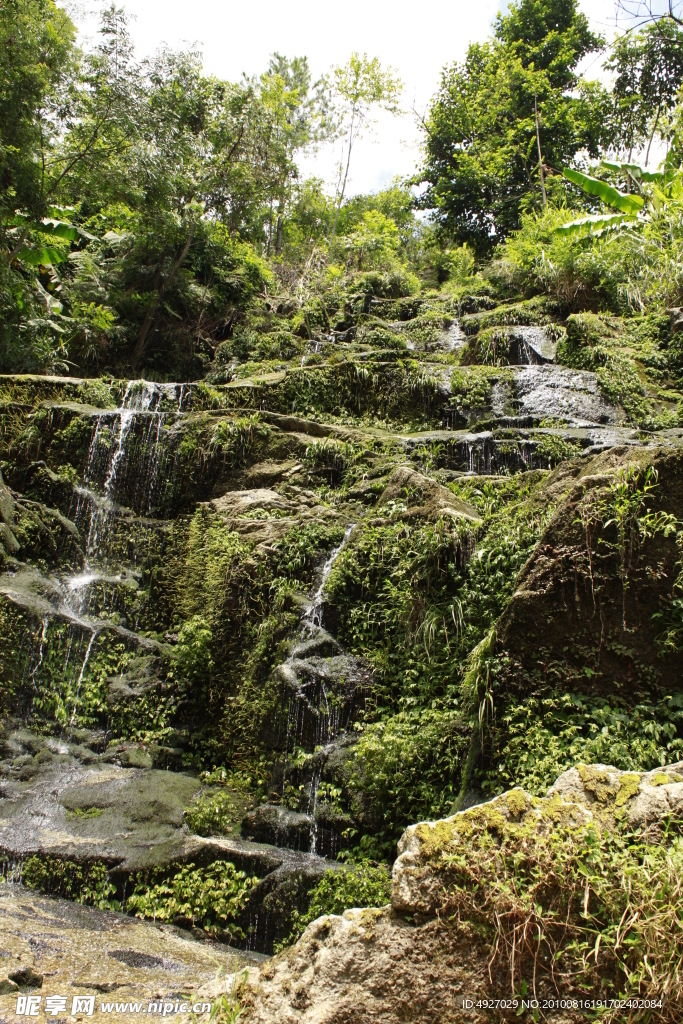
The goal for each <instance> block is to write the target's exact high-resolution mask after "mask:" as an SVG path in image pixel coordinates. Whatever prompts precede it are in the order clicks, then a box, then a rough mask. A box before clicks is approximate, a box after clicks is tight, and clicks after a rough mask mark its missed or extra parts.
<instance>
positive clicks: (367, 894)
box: [275, 861, 391, 953]
mask: <svg viewBox="0 0 683 1024" xmlns="http://www.w3.org/2000/svg"><path fill="white" fill-rule="evenodd" d="M390 898H391V875H390V874H389V871H388V870H387V868H386V867H385V866H384V865H383V864H373V863H371V862H368V861H365V862H362V863H360V864H354V865H353V867H345V868H342V869H340V870H337V871H334V870H330V871H326V872H325V874H324V875H323V877H322V878H321V880H320V881H319V882H318V884H317V885H316V887H315V888H314V889H313V890H312V891H311V893H310V903H309V905H308V910H306V911H305V912H304V913H303V914H300V913H299V912H298V911H297V910H295V911H294V914H293V922H294V925H293V928H292V931H291V932H290V934H289V935H288V936H287V938H286V939H285V940H284V941H283V942H281V943H280V944H279V946H277V947H276V949H275V952H276V953H277V952H279V951H280V950H281V949H284V948H285V947H286V946H290V945H291V944H292V943H294V942H296V941H297V939H298V938H299V937H300V936H301V935H303V933H304V932H305V930H306V927H307V926H308V925H309V924H310V923H311V921H315V920H316V919H317V918H319V917H322V916H323V915H324V914H343V913H344V911H345V910H351V909H352V908H353V907H383V906H385V905H386V904H387V903H388V902H389V900H390Z"/></svg>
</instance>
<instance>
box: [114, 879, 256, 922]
mask: <svg viewBox="0 0 683 1024" xmlns="http://www.w3.org/2000/svg"><path fill="white" fill-rule="evenodd" d="M257 882H258V879H257V878H255V877H252V878H250V877H248V876H247V875H246V874H245V873H244V871H236V870H235V865H234V864H231V863H230V861H225V860H217V861H214V863H213V864H209V865H208V867H205V868H195V866H194V864H186V865H184V866H183V867H181V868H179V870H178V871H177V872H176V874H174V875H173V876H172V877H171V878H162V879H161V881H159V882H157V883H156V884H153V882H148V881H146V880H145V879H144V878H143V877H142V876H141V875H138V876H137V878H136V885H135V889H134V891H133V895H132V896H129V897H128V899H127V900H126V911H127V912H128V913H134V914H135V916H136V917H140V918H150V917H151V918H153V919H154V920H155V921H176V920H178V919H181V920H182V921H187V922H189V923H191V924H192V925H193V926H196V927H199V928H202V929H203V930H204V931H206V932H208V933H209V934H211V935H217V936H220V935H221V934H222V933H224V932H227V933H228V934H229V936H230V938H231V939H244V937H245V935H244V932H243V931H242V929H241V928H240V927H239V926H238V925H237V923H236V921H237V919H238V918H239V915H240V914H241V913H242V911H243V910H244V908H245V907H246V905H247V901H248V899H249V894H250V892H251V890H252V888H253V887H254V886H255V885H256V883H257Z"/></svg>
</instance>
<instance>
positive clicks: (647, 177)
mask: <svg viewBox="0 0 683 1024" xmlns="http://www.w3.org/2000/svg"><path fill="white" fill-rule="evenodd" d="M602 166H603V167H604V168H605V169H606V170H608V171H617V172H620V171H621V172H623V173H628V174H630V175H631V177H632V178H635V179H636V181H664V171H648V170H646V169H645V168H644V167H641V166H640V164H618V163H615V162H614V161H613V160H603V161H602Z"/></svg>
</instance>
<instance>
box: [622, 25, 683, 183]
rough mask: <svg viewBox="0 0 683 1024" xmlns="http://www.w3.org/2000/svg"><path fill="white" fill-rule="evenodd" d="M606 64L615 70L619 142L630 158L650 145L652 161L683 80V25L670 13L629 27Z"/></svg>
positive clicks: (646, 158)
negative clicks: (639, 26) (632, 29)
mask: <svg viewBox="0 0 683 1024" xmlns="http://www.w3.org/2000/svg"><path fill="white" fill-rule="evenodd" d="M606 67H607V68H608V69H609V70H610V71H612V72H614V74H615V81H614V86H613V90H612V92H613V96H614V104H615V111H616V115H617V123H618V134H616V137H615V143H616V144H617V146H621V147H623V148H624V149H625V150H626V151H627V152H628V160H630V159H631V156H632V154H633V151H634V149H638V148H639V147H641V146H646V150H645V166H647V164H648V161H649V158H650V149H651V146H652V142H653V139H654V136H655V134H656V133H657V131H658V130H659V129H661V127H662V124H663V123H665V122H666V120H667V118H668V116H669V115H670V114H671V112H672V111H673V109H674V108H675V106H676V103H677V101H678V94H679V92H680V89H681V86H682V85H683V29H682V28H681V27H680V26H679V25H678V24H677V23H676V22H675V21H674V20H673V19H672V18H669V17H667V18H661V19H659V20H657V21H653V22H651V23H650V24H649V25H647V26H646V27H645V28H643V29H641V30H640V31H638V32H627V33H625V34H624V35H623V36H620V37H619V38H618V39H617V40H615V43H614V49H613V51H612V56H611V57H610V59H609V60H608V61H607V62H606Z"/></svg>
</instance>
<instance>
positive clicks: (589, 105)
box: [421, 0, 602, 250]
mask: <svg viewBox="0 0 683 1024" xmlns="http://www.w3.org/2000/svg"><path fill="white" fill-rule="evenodd" d="M600 43H601V40H600V39H599V38H598V37H597V36H595V35H594V34H593V33H591V32H590V30H589V28H588V22H587V20H586V17H585V15H583V14H580V13H579V11H578V7H577V4H576V3H575V2H574V0H522V2H520V3H519V4H517V5H514V6H512V7H511V8H510V10H509V11H508V13H507V14H504V15H501V16H500V17H499V18H498V20H497V22H496V25H495V32H494V38H493V39H492V40H491V41H490V42H487V43H484V44H480V43H471V44H470V46H469V49H468V52H467V57H466V59H465V62H464V64H463V65H462V66H460V65H457V64H454V65H452V66H451V67H449V68H447V69H445V70H444V72H443V74H442V79H441V86H440V89H439V92H438V93H437V96H436V97H435V99H434V100H433V102H432V105H431V108H430V111H429V115H428V118H427V121H426V124H425V132H426V164H425V168H424V171H423V172H422V173H423V177H424V180H425V181H426V182H427V183H428V188H427V191H426V193H425V195H424V197H423V199H422V200H421V202H422V204H423V205H424V206H425V208H429V209H435V210H436V211H437V218H438V223H439V225H440V227H441V228H442V230H443V231H444V232H445V233H446V235H447V236H448V237H449V238H455V239H457V240H458V241H461V242H465V241H471V242H472V244H473V245H474V246H475V247H476V248H477V249H479V250H488V249H489V248H490V245H491V242H492V240H493V239H494V237H495V238H498V239H502V238H505V237H506V236H507V235H509V233H510V232H511V231H512V230H514V229H515V228H517V227H518V225H519V213H520V208H521V205H522V204H523V202H524V200H525V199H526V198H527V197H528V196H529V195H530V194H531V195H532V196H533V197H534V205H536V206H537V207H538V206H540V201H539V200H540V197H541V192H540V181H539V177H538V155H537V152H536V150H537V140H536V121H535V108H536V106H537V107H538V120H539V131H540V140H541V141H540V146H541V147H542V151H543V159H544V160H545V162H546V163H548V164H549V165H550V166H552V167H556V168H557V167H561V166H564V165H566V164H569V163H571V161H572V158H573V156H574V154H575V153H577V152H578V151H579V150H582V149H587V150H588V151H589V152H590V153H591V154H593V155H597V151H598V146H599V143H600V141H601V130H602V129H601V124H600V120H599V112H600V108H601V104H602V97H601V95H600V90H599V89H598V88H597V87H594V88H593V89H592V91H591V90H590V89H585V88H584V89H583V91H582V92H580V94H579V95H578V96H575V95H570V90H572V89H574V88H575V87H576V85H577V75H576V68H577V65H578V63H579V61H580V60H581V58H582V57H583V56H584V55H585V54H587V53H590V52H591V51H592V50H594V49H595V48H597V47H598V46H599V45H600Z"/></svg>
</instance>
